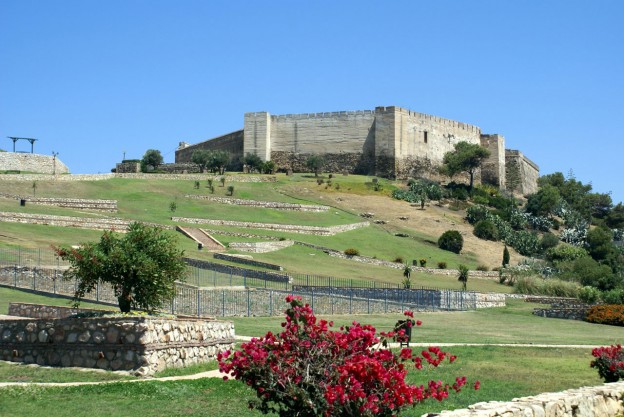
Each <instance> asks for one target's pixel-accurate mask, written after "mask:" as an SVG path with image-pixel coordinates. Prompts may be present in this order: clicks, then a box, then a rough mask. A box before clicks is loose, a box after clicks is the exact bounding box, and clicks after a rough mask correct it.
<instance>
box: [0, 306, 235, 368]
mask: <svg viewBox="0 0 624 417" xmlns="http://www.w3.org/2000/svg"><path fill="white" fill-rule="evenodd" d="M233 347H234V325H233V324H232V323H230V322H220V321H208V320H194V319H184V320H179V319H165V318H154V317H98V318H80V319H78V318H65V319H27V320H23V319H22V320H0V359H1V360H5V361H12V362H23V363H36V364H38V365H47V366H62V367H68V366H77V367H84V368H99V369H109V370H113V371H119V370H124V371H133V372H134V373H136V374H138V375H149V374H152V373H154V372H156V371H160V370H162V369H165V368H168V367H181V366H187V365H191V364H195V363H201V362H206V361H209V360H213V359H215V357H216V355H217V353H218V352H220V351H224V350H227V349H231V348H233Z"/></svg>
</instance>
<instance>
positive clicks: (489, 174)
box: [481, 134, 506, 189]
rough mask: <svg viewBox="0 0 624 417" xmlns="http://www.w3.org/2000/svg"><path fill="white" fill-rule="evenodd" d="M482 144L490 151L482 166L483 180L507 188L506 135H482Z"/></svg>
mask: <svg viewBox="0 0 624 417" xmlns="http://www.w3.org/2000/svg"><path fill="white" fill-rule="evenodd" d="M481 146H483V147H484V148H486V149H487V150H489V151H490V157H489V158H488V159H486V160H485V161H484V162H483V165H482V166H481V181H482V182H484V183H486V184H491V185H494V186H497V187H500V188H501V189H505V176H506V173H505V137H503V136H502V135H498V134H494V135H481Z"/></svg>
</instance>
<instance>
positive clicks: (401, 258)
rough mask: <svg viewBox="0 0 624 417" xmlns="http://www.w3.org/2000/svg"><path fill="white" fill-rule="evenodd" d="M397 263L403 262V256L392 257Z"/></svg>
mask: <svg viewBox="0 0 624 417" xmlns="http://www.w3.org/2000/svg"><path fill="white" fill-rule="evenodd" d="M393 262H396V263H398V264H402V263H403V257H402V256H397V257H396V258H394V261H393Z"/></svg>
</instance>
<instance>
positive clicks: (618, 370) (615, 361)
mask: <svg viewBox="0 0 624 417" xmlns="http://www.w3.org/2000/svg"><path fill="white" fill-rule="evenodd" d="M592 356H593V357H594V358H596V359H595V360H593V361H592V362H591V363H590V366H591V367H592V368H598V375H600V377H601V378H602V379H604V381H605V382H617V381H618V380H619V379H620V378H622V379H624V351H622V345H611V346H608V347H604V346H603V347H599V348H595V349H593V350H592Z"/></svg>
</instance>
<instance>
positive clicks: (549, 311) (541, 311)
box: [533, 307, 589, 321]
mask: <svg viewBox="0 0 624 417" xmlns="http://www.w3.org/2000/svg"><path fill="white" fill-rule="evenodd" d="M588 311H589V307H580V308H535V309H533V315H534V316H540V317H548V318H553V319H567V320H581V321H583V320H585V317H587V312H588Z"/></svg>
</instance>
